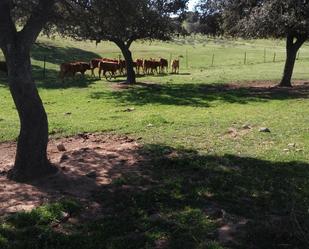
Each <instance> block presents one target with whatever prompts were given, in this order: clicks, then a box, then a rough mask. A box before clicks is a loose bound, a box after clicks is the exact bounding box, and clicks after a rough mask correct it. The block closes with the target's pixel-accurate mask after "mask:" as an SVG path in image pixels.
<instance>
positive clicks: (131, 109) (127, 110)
mask: <svg viewBox="0 0 309 249" xmlns="http://www.w3.org/2000/svg"><path fill="white" fill-rule="evenodd" d="M133 111H135V108H134V107H131V108H127V109H125V110H124V112H133Z"/></svg>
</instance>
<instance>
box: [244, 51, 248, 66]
mask: <svg viewBox="0 0 309 249" xmlns="http://www.w3.org/2000/svg"><path fill="white" fill-rule="evenodd" d="M246 64H247V52H245V58H244V65H246Z"/></svg>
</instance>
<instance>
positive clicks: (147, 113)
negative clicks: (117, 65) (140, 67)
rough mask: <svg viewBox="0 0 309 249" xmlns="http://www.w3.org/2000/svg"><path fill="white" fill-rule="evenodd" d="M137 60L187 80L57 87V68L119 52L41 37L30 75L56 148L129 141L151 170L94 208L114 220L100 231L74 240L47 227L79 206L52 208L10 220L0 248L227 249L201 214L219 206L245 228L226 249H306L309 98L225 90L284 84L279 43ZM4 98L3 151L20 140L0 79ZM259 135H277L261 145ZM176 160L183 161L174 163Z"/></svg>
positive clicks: (201, 48) (167, 49) (306, 56)
mask: <svg viewBox="0 0 309 249" xmlns="http://www.w3.org/2000/svg"><path fill="white" fill-rule="evenodd" d="M308 45H309V44H308V43H306V44H305V45H304V46H303V48H302V49H301V51H300V54H299V57H298V60H297V62H296V67H295V73H294V79H297V80H305V81H306V80H308V79H309V46H308ZM132 52H133V56H134V58H135V59H136V58H150V57H151V58H159V57H164V58H166V59H169V60H170V59H173V58H178V57H179V58H180V61H181V70H180V74H179V75H170V74H167V75H153V76H146V77H144V76H140V77H139V78H138V84H136V85H135V86H131V87H128V88H124V89H120V88H119V85H118V84H119V83H120V82H122V81H123V80H124V78H121V77H120V78H117V79H116V80H113V81H106V80H105V79H102V80H98V79H93V78H91V77H90V76H89V75H88V76H87V77H86V79H80V78H79V77H76V79H75V80H71V79H66V80H65V82H64V83H62V82H61V81H60V80H59V79H58V78H57V76H58V71H59V69H58V68H59V64H60V63H62V62H66V61H73V60H85V61H88V60H90V59H91V58H96V57H111V58H118V56H119V53H120V51H119V49H118V48H117V47H116V46H115V45H114V44H112V43H109V42H103V43H101V44H98V45H97V46H96V45H95V44H94V43H90V42H76V41H72V40H67V39H60V38H58V37H56V38H55V39H54V40H51V39H47V38H44V37H41V38H40V39H39V41H38V43H37V44H36V45H35V46H34V48H33V51H32V63H33V74H34V77H35V80H36V83H37V85H38V88H39V92H40V95H41V97H42V99H43V102H44V106H45V108H46V110H47V113H48V118H49V126H50V127H49V130H50V135H51V137H60V136H65V135H74V134H77V133H82V132H106V133H112V134H119V135H123V134H125V135H129V136H131V137H134V138H136V139H139V143H141V144H142V145H143V148H142V151H141V153H142V155H147V156H148V157H150V159H151V160H150V164H149V165H146V166H145V169H144V171H145V172H143V173H142V174H141V175H135V174H132V173H131V174H125V175H123V176H122V177H120V178H119V179H116V180H114V181H113V183H112V184H111V185H109V186H106V187H105V188H103V189H102V191H101V192H100V193H97V195H96V196H94V198H95V200H96V202H98V203H102V205H104V207H105V208H106V210H107V211H106V212H107V213H106V214H104V215H103V216H102V217H100V218H98V220H95V221H91V222H87V223H83V224H78V225H72V224H64V231H70V232H69V233H67V232H65V233H62V232H58V231H55V230H54V229H53V227H52V224H53V222H55V221H58V220H59V219H60V220H61V215H62V214H63V212H69V213H71V214H72V216H73V217H74V216H78V213H79V212H81V210H83V209H85V207H83V206H82V205H80V204H79V202H78V200H77V201H76V203H75V200H74V201H69V204H68V203H61V202H60V203H54V204H50V205H47V206H43V207H40V208H38V209H35V210H33V211H32V212H30V213H19V214H16V215H13V216H9V217H8V218H7V219H5V221H4V222H3V223H2V225H1V226H0V247H1V248H5V249H13V248H14V249H15V248H20V249H27V248H29V249H30V248H31V249H32V248H49V249H54V248H57V249H59V248H65V249H68V248H83V249H85V248H87V249H88V248H89V249H93V248H107V249H112V248H113V249H115V248H117V249H124V248H126V249H127V248H128V249H129V248H132V249H138V248H141V249H145V248H161V247H158V246H157V243H158V241H159V242H160V241H163V242H164V241H168V246H167V247H162V248H172V249H173V248H179V249H184V248H196V249H222V248H223V247H222V246H221V245H220V244H219V243H218V242H217V240H218V236H217V233H216V232H215V231H216V229H217V227H219V223H218V220H217V218H216V217H212V216H211V215H210V216H209V215H208V214H207V212H206V211H205V210H206V209H207V207H209V206H210V205H211V204H212V203H216V204H218V205H219V206H220V208H222V209H223V210H225V211H227V213H228V214H230V215H232V217H243V218H245V219H247V220H248V221H249V222H248V223H247V225H246V227H245V230H246V234H247V235H246V237H242V238H240V239H241V242H240V244H238V245H236V246H235V245H232V246H231V247H229V246H227V247H224V248H243V249H248V248H259V249H270V248H276V249H277V248H288V249H296V248H305V245H306V244H305V243H306V241H307V239H306V238H305V237H306V235H304V231H307V230H308V227H309V219H308V206H309V197H308V196H309V195H308V189H309V181H308V179H309V178H308V176H309V153H308V151H309V100H308V95H309V93H308V88H307V90H306V89H303V90H300V91H299V92H297V93H294V94H289V92H287V91H269V89H262V90H261V91H258V92H257V91H254V90H252V88H248V87H243V88H240V89H239V88H233V89H230V88H227V87H226V86H225V84H228V83H235V84H239V85H241V84H243V85H244V84H245V82H246V81H265V80H272V81H274V82H276V81H279V79H280V77H281V74H282V71H283V66H284V58H285V43H284V41H278V40H254V41H245V40H223V39H210V38H206V37H202V36H196V37H189V38H186V39H182V38H179V39H178V38H177V39H175V40H174V41H171V42H159V41H154V42H149V41H145V42H135V43H134V44H133V46H132ZM245 54H246V61H245ZM274 54H275V59H274ZM264 55H265V57H264ZM44 58H45V61H46V77H45V78H43V65H44ZM213 58H214V60H213ZM245 62H246V63H245ZM255 84H258V83H255ZM0 96H1V101H0V141H10V140H14V139H16V137H17V135H18V130H19V123H18V117H17V113H16V110H15V107H14V104H13V102H12V98H11V96H10V94H9V90H8V87H7V84H6V79H5V76H4V75H0ZM128 110H129V111H128ZM246 127H247V128H246ZM248 127H250V128H251V129H248ZM261 127H267V128H269V129H270V131H271V132H270V133H261V132H259V129H260V128H261ZM173 151H176V152H177V155H178V157H176V158H171V157H169V153H171V152H173ZM144 174H146V176H145V175H144ZM123 185H125V186H130V189H133V191H127V190H124V189H122V188H121V186H123ZM278 222H279V223H278ZM306 229H307V230H306Z"/></svg>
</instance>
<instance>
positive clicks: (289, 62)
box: [279, 35, 306, 87]
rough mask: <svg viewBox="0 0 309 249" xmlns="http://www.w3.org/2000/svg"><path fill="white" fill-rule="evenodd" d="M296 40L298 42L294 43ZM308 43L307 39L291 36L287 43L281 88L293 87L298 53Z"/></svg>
mask: <svg viewBox="0 0 309 249" xmlns="http://www.w3.org/2000/svg"><path fill="white" fill-rule="evenodd" d="M294 38H296V41H295V42H294ZM305 41H306V37H295V36H293V35H289V36H288V37H287V41H286V61H285V66H284V72H283V77H282V80H281V82H280V84H279V86H281V87H292V82H291V79H292V75H293V71H294V66H295V61H296V56H297V52H298V50H299V49H300V47H301V46H302V45H303V44H304V42H305Z"/></svg>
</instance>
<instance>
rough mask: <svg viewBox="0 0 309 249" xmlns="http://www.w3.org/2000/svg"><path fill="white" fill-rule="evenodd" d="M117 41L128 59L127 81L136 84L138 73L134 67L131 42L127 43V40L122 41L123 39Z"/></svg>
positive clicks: (126, 59)
mask: <svg viewBox="0 0 309 249" xmlns="http://www.w3.org/2000/svg"><path fill="white" fill-rule="evenodd" d="M115 43H116V44H117V46H118V47H119V48H120V50H121V52H122V55H123V57H124V59H125V61H126V69H127V83H128V84H135V83H136V74H135V71H134V67H133V59H132V53H131V51H130V45H131V42H129V43H127V44H126V43H125V42H122V41H116V42H115Z"/></svg>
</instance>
